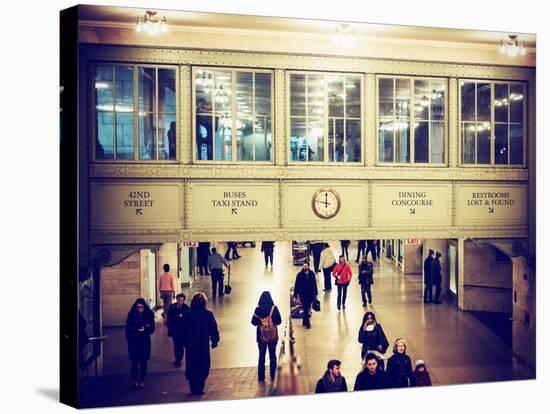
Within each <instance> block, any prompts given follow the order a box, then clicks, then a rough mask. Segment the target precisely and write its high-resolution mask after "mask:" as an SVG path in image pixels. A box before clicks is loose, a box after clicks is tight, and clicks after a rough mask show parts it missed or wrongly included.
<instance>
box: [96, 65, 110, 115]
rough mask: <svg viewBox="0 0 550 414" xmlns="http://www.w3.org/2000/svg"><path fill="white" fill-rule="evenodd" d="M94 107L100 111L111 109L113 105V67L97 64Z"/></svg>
mask: <svg viewBox="0 0 550 414" xmlns="http://www.w3.org/2000/svg"><path fill="white" fill-rule="evenodd" d="M95 92H96V107H97V109H98V110H102V111H112V110H113V109H114V107H113V67H112V66H98V67H97V69H96V77H95Z"/></svg>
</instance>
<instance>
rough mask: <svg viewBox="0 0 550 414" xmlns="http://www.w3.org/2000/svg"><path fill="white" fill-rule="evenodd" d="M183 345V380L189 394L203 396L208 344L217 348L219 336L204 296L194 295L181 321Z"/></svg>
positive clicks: (208, 351) (208, 359)
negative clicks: (187, 382)
mask: <svg viewBox="0 0 550 414" xmlns="http://www.w3.org/2000/svg"><path fill="white" fill-rule="evenodd" d="M182 325H183V337H184V338H185V339H184V343H185V351H186V352H185V378H187V379H188V380H189V388H190V389H191V394H195V395H202V394H204V392H203V390H204V382H205V381H206V378H208V374H209V372H210V343H212V349H213V348H215V347H217V346H218V342H219V341H220V334H219V332H218V325H217V323H216V319H214V314H213V313H212V312H210V311H209V310H208V309H206V295H205V294H204V293H202V292H198V293H195V295H194V296H193V299H192V300H191V308H190V309H189V310H188V311H187V312H186V313H185V315H184V316H183V320H182Z"/></svg>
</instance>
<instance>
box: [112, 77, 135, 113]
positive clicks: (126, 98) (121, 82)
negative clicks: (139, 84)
mask: <svg viewBox="0 0 550 414" xmlns="http://www.w3.org/2000/svg"><path fill="white" fill-rule="evenodd" d="M115 83H116V91H115V95H116V107H115V110H116V111H117V112H133V111H134V69H133V68H131V67H122V66H117V67H116V69H115Z"/></svg>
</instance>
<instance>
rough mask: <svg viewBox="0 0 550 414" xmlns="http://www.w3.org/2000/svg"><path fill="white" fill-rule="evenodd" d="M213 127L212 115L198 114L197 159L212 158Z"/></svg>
mask: <svg viewBox="0 0 550 414" xmlns="http://www.w3.org/2000/svg"><path fill="white" fill-rule="evenodd" d="M213 136H214V134H213V129H212V117H211V116H197V123H196V144H197V154H196V157H197V160H201V161H206V160H211V159H212V149H213Z"/></svg>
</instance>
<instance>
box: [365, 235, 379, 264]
mask: <svg viewBox="0 0 550 414" xmlns="http://www.w3.org/2000/svg"><path fill="white" fill-rule="evenodd" d="M369 252H370V256H371V258H372V261H373V262H375V261H376V245H375V244H374V240H367V249H366V250H365V256H368V255H369Z"/></svg>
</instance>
